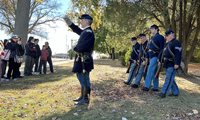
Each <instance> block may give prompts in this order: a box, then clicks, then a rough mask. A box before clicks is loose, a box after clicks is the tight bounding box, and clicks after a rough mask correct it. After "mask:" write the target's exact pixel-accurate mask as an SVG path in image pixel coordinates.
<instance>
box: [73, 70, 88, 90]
mask: <svg viewBox="0 0 200 120" xmlns="http://www.w3.org/2000/svg"><path fill="white" fill-rule="evenodd" d="M84 74H85V77H86V83H87V88H88V89H90V86H91V84H90V77H89V74H90V73H84ZM76 76H77V78H78V80H79V82H80V84H81V85H82V86H83V87H84V88H86V86H85V81H84V76H83V73H76Z"/></svg>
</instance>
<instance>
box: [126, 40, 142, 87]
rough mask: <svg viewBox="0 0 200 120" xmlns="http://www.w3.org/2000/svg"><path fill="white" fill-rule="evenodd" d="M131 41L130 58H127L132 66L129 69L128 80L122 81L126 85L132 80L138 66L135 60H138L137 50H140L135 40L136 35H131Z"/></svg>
mask: <svg viewBox="0 0 200 120" xmlns="http://www.w3.org/2000/svg"><path fill="white" fill-rule="evenodd" d="M131 42H132V45H133V46H132V52H131V58H130V59H129V64H130V62H132V66H131V71H130V73H129V77H128V80H127V81H126V82H124V84H126V85H130V84H131V82H132V81H133V78H134V77H135V75H136V71H137V67H138V66H137V60H138V55H139V50H140V44H139V43H138V42H137V38H136V37H132V38H131Z"/></svg>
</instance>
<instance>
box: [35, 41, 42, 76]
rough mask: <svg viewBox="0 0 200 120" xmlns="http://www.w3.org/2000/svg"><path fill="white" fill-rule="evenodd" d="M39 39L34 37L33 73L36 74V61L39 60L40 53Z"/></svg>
mask: <svg viewBox="0 0 200 120" xmlns="http://www.w3.org/2000/svg"><path fill="white" fill-rule="evenodd" d="M38 42H39V39H35V48H36V57H35V60H34V64H35V70H34V71H35V75H38V73H37V72H38V61H39V57H40V55H41V51H40V46H39V44H38Z"/></svg>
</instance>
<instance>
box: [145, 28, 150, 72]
mask: <svg viewBox="0 0 200 120" xmlns="http://www.w3.org/2000/svg"><path fill="white" fill-rule="evenodd" d="M150 39H151V29H150V27H149V41H148V43H147V46H146V49H148V47H149V44H150V43H149V42H150ZM144 53H145V51H144ZM148 66H149V60H148V59H147V61H146V65H145V67H144V73H147V71H148Z"/></svg>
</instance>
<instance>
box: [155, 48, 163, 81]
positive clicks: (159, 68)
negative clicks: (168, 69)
mask: <svg viewBox="0 0 200 120" xmlns="http://www.w3.org/2000/svg"><path fill="white" fill-rule="evenodd" d="M163 52H164V49H163V51H162V56H161V61H160V63H161V64H160V65H159V66H158V70H157V72H156V74H155V78H159V74H160V71H161V68H162V62H163Z"/></svg>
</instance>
